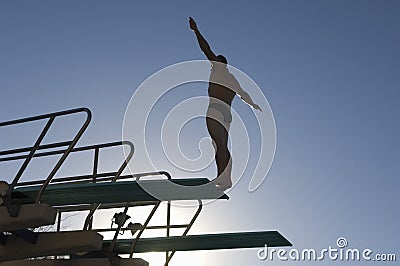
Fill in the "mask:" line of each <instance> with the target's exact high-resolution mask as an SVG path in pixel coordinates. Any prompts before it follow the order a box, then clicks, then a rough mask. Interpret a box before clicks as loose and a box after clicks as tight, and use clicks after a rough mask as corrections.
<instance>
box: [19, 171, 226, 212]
mask: <svg viewBox="0 0 400 266" xmlns="http://www.w3.org/2000/svg"><path fill="white" fill-rule="evenodd" d="M39 190H40V186H26V187H19V188H16V189H15V190H14V192H13V193H14V194H15V196H16V197H18V198H20V200H21V201H24V202H27V203H28V202H32V201H33V200H34V199H35V197H36V195H37V193H38V191H39ZM200 199H228V196H227V195H225V194H224V193H223V192H221V191H220V190H218V188H217V187H216V186H215V185H214V184H212V183H211V182H210V181H209V180H208V179H206V178H188V179H170V180H168V179H159V180H139V181H121V182H114V183H106V182H104V183H69V184H68V183H64V184H53V185H49V186H47V188H46V190H44V192H43V194H42V198H41V202H43V203H48V204H49V205H51V206H65V205H80V204H94V203H121V202H140V201H159V200H160V201H169V200H171V201H172V200H200Z"/></svg>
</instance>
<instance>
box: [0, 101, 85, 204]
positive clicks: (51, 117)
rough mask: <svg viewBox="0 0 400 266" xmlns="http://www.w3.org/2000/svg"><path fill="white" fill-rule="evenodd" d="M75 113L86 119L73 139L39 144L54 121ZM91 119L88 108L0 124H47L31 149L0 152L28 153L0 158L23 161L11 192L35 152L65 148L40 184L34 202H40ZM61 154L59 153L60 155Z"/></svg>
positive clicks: (0, 154)
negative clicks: (83, 114)
mask: <svg viewBox="0 0 400 266" xmlns="http://www.w3.org/2000/svg"><path fill="white" fill-rule="evenodd" d="M76 113H86V119H85V121H84V123H83V124H82V126H81V127H80V129H79V131H78V132H77V133H76V135H75V137H74V138H73V139H72V140H71V141H67V142H59V143H51V144H47V145H41V142H42V141H43V139H44V137H45V136H46V134H47V132H48V130H49V129H50V127H51V126H52V124H53V122H54V120H55V119H56V118H58V117H60V116H66V115H71V114H76ZM91 118H92V113H91V112H90V110H89V109H88V108H84V107H83V108H76V109H70V110H65V111H61V112H54V113H48V114H43V115H38V116H32V117H27V118H22V119H16V120H11V121H6V122H1V123H0V127H5V126H11V125H16V124H23V123H29V122H33V121H38V120H46V119H47V123H46V125H45V127H44V128H43V130H42V132H41V133H40V135H39V137H38V138H37V139H36V141H35V144H34V145H33V146H32V147H26V148H19V149H13V150H6V151H1V152H0V156H4V155H12V154H18V153H22V152H29V153H28V155H24V156H21V155H19V156H11V157H6V158H0V162H1V161H11V160H21V159H25V160H24V162H23V164H22V166H21V167H20V168H19V170H18V172H17V174H16V176H15V177H14V179H13V181H12V183H11V185H10V189H11V190H13V189H14V188H15V186H17V185H18V182H19V180H20V178H21V176H22V174H23V173H24V172H25V170H26V168H27V166H28V165H29V163H30V162H31V160H32V158H34V157H37V151H38V150H42V149H49V148H56V147H61V146H67V148H66V149H65V150H63V152H62V156H61V158H60V159H59V160H58V162H57V164H56V165H55V166H54V168H53V169H52V171H51V172H50V174H49V175H48V176H47V178H46V179H45V180H44V182H43V183H42V187H41V188H40V190H39V192H38V194H37V197H36V202H40V198H41V196H42V193H43V191H44V190H45V189H46V187H47V185H48V184H49V183H50V182H51V180H52V179H53V177H54V176H55V174H56V173H57V171H58V170H59V168H60V167H61V165H62V164H63V163H64V161H65V159H66V158H67V156H68V155H69V154H70V152H71V151H72V149H73V148H74V146H75V145H76V143H77V142H78V140H79V139H80V138H81V136H82V135H83V133H84V132H85V130H86V128H87V127H88V126H89V123H90V120H91ZM60 154H61V153H60Z"/></svg>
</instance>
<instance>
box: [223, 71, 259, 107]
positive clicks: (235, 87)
mask: <svg viewBox="0 0 400 266" xmlns="http://www.w3.org/2000/svg"><path fill="white" fill-rule="evenodd" d="M230 78H231V81H230V84H229V86H228V87H229V88H230V89H231V90H233V91H234V92H236V94H237V95H239V97H240V98H242V100H243V101H244V102H245V103H247V104H248V105H250V106H251V107H253V108H254V109H256V110H258V111H261V112H262V110H261V107H260V106H259V105H258V104H256V103H254V102H253V99H251V97H250V95H249V94H248V93H247V92H245V91H244V90H243V89H242V87H241V86H240V84H239V82H238V81H237V80H236V78H235V77H234V76H233V75H232V74H230Z"/></svg>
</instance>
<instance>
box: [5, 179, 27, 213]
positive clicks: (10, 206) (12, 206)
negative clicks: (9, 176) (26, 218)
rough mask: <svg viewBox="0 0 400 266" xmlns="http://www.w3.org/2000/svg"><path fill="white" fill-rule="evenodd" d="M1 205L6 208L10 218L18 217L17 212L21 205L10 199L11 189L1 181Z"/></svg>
mask: <svg viewBox="0 0 400 266" xmlns="http://www.w3.org/2000/svg"><path fill="white" fill-rule="evenodd" d="M0 186H1V194H0V196H1V203H2V205H4V206H6V208H7V211H8V213H9V214H10V216H11V217H18V214H19V211H20V210H21V205H22V204H21V203H20V202H17V201H16V200H15V199H12V198H11V189H10V187H9V185H8V184H7V183H6V182H4V181H1V182H0Z"/></svg>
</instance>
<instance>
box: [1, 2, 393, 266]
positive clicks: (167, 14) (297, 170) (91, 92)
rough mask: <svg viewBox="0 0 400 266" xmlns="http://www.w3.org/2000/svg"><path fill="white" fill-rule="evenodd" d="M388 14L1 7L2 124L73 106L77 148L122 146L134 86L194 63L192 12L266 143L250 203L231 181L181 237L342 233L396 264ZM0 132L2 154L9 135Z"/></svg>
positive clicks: (233, 258)
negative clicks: (266, 113) (240, 85)
mask: <svg viewBox="0 0 400 266" xmlns="http://www.w3.org/2000/svg"><path fill="white" fill-rule="evenodd" d="M399 13H400V2H399V1H390V0H385V1H378V0H376V1H367V0H363V1H361V0H357V1H356V0H351V1H350V0H349V1H345V0H337V1H317V0H314V1H311V0H309V1H294V0H293V1H286V0H279V1H278V0H276V1H225V4H223V3H222V1H219V2H217V1H198V2H191V3H189V1H158V2H157V1H89V0H85V1H76V0H71V1H19V0H14V1H6V0H1V1H0V33H1V42H0V88H1V97H0V110H1V113H0V120H1V121H6V120H10V119H15V118H20V117H26V116H30V115H36V114H41V113H48V112H53V111H59V110H64V109H69V108H74V107H82V106H85V107H89V108H90V109H91V110H92V111H93V113H94V117H93V120H92V123H91V125H90V127H89V129H88V131H87V132H86V133H85V135H84V137H83V139H82V140H81V142H80V144H81V145H83V144H93V143H99V142H106V141H114V140H120V139H121V135H122V123H123V118H124V113H125V109H126V108H127V105H128V102H129V100H130V97H131V96H132V94H133V93H134V91H135V89H136V88H137V87H138V86H139V85H140V84H141V83H142V82H143V81H144V80H145V79H146V78H148V77H149V76H150V75H151V74H153V73H155V72H156V71H158V70H160V69H162V68H164V67H166V66H169V65H171V64H174V63H178V62H182V61H186V60H192V59H204V56H203V54H202V53H201V52H200V49H199V48H198V46H197V43H196V40H195V37H194V35H193V33H192V32H191V31H190V30H189V29H188V17H189V16H192V17H194V18H195V19H196V20H197V22H198V26H199V29H200V30H201V32H202V33H203V34H204V36H205V37H206V38H207V40H209V42H210V44H211V46H212V48H213V50H215V52H216V53H222V54H224V55H226V57H227V58H228V60H229V62H230V63H231V64H232V65H234V66H236V67H238V68H240V69H241V70H243V71H244V72H245V73H247V74H248V75H249V76H250V77H251V78H252V79H253V80H255V81H256V82H257V84H258V85H259V86H260V87H261V88H262V90H263V92H264V94H265V95H266V97H267V99H268V101H269V103H270V105H271V108H272V110H273V113H274V116H275V120H276V125H277V139H278V142H277V150H276V157H275V161H274V163H273V166H272V168H271V171H270V174H269V176H268V178H267V180H266V181H265V182H264V183H263V184H262V186H261V187H260V188H259V189H258V190H256V191H255V192H253V193H250V192H248V191H247V187H248V183H249V179H242V180H241V181H240V182H239V184H238V186H236V187H235V189H234V190H232V192H231V193H230V196H231V199H230V200H229V201H226V202H220V203H216V204H210V205H209V206H207V208H206V209H205V210H204V213H203V214H202V215H201V216H200V218H199V221H198V223H197V224H196V226H195V227H194V228H193V233H210V232H233V231H255V230H278V231H280V232H281V233H282V234H283V235H284V236H286V237H287V238H288V239H289V240H290V241H291V242H292V243H293V244H294V247H296V248H298V249H303V248H315V249H322V248H327V247H328V246H330V245H331V246H335V242H336V239H337V238H338V237H346V239H347V240H348V242H349V247H352V248H359V249H364V248H370V249H372V250H374V251H376V252H382V253H395V252H397V257H398V259H400V258H399V257H400V254H399V252H398V251H399V246H400V245H399V244H400V241H399V238H400V234H399V231H398V228H397V227H398V224H399V214H398V207H396V206H397V203H398V202H399V193H398V192H399V185H400V181H399V180H400V179H399V177H400V176H399V173H400V161H399V154H400V141H399V139H398V137H399V136H400V125H399V115H400V105H399V99H400V79H399V77H400V52H399V47H400V16H399ZM206 88H207V87H206V85H203V86H199V90H201V92H193V95H195V94H196V95H197V94H200V95H206ZM255 101H256V99H255ZM234 105H239V106H240V103H239V101H235V102H234ZM203 130H204V132H206V131H205V128H204V129H203ZM1 136H2V138H3V141H2V144H1V145H2V147H1V148H3V147H4V146H7V145H8V143H10V141H9V140H11V139H15V136H16V135H12V134H8V135H7V134H2V135H1ZM18 136H19V135H18ZM232 141H234V140H232ZM185 143H188V145H190V142H189V141H185ZM194 144H195V145H196V147H197V143H194ZM233 156H234V155H233ZM210 178H211V177H210ZM185 254H186V255H185ZM187 254H190V257H188V256H187ZM185 256H186V257H185ZM187 258H190V259H191V265H193V266H194V265H266V264H267V263H268V264H269V265H282V264H283V262H279V261H274V262H267V261H260V260H258V258H257V249H248V250H233V251H212V252H203V251H200V252H190V253H183V252H181V253H179V252H178V253H177V254H176V258H175V259H176V260H177V261H178V262H179V260H181V261H182V260H184V259H187ZM173 262H174V260H173ZM178 262H177V263H176V264H173V263H172V265H179V264H178ZM298 263H299V262H286V263H285V265H295V264H298ZM323 263H324V265H332V264H334V263H335V264H345V265H353V264H357V265H358V264H360V265H361V264H363V262H359V263H355V262H330V261H325V262H323ZM303 264H307V265H308V262H304V263H303ZM382 264H384V263H382ZM387 264H388V265H392V264H393V265H394V264H395V263H387Z"/></svg>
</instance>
